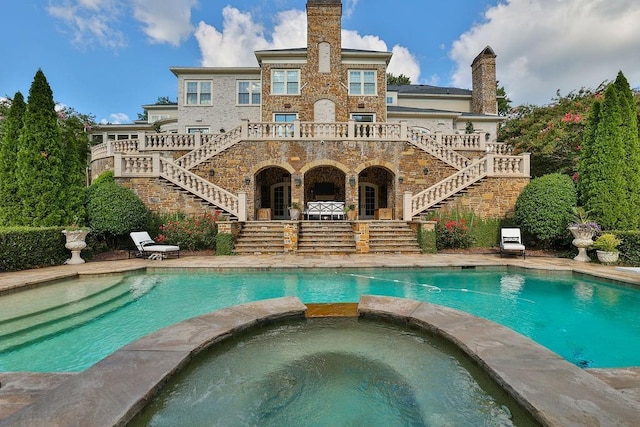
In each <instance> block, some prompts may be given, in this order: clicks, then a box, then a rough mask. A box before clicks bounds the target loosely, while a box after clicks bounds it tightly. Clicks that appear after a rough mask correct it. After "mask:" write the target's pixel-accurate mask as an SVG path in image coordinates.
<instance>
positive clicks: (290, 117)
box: [273, 113, 298, 137]
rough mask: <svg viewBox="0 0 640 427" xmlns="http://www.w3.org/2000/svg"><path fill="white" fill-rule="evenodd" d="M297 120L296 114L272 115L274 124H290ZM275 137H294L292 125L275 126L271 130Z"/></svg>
mask: <svg viewBox="0 0 640 427" xmlns="http://www.w3.org/2000/svg"><path fill="white" fill-rule="evenodd" d="M297 119H298V114H296V113H276V114H274V115H273V121H274V122H276V123H292V122H294V121H295V120H297ZM273 130H274V132H275V135H276V136H279V137H291V136H293V135H294V130H295V129H294V126H293V124H282V125H276V126H274V128H273Z"/></svg>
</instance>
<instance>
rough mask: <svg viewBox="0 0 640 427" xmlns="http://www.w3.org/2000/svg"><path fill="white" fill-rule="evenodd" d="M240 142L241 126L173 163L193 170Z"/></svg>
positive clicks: (217, 136) (216, 137) (214, 138)
mask: <svg viewBox="0 0 640 427" xmlns="http://www.w3.org/2000/svg"><path fill="white" fill-rule="evenodd" d="M240 141H242V126H238V127H237V128H235V129H232V130H230V131H228V132H225V133H222V134H219V135H216V136H215V137H213V138H212V139H211V140H210V141H209V142H207V143H206V144H203V145H201V146H200V147H197V148H195V149H193V150H191V151H190V152H188V153H187V154H185V155H184V156H182V157H180V158H178V159H176V161H175V163H176V164H177V165H179V166H181V167H183V168H185V169H193V168H194V167H196V166H197V165H199V164H200V163H202V162H205V161H207V160H209V159H210V158H211V157H213V156H215V155H216V154H218V153H221V152H222V151H224V150H226V149H228V148H229V147H232V146H233V145H235V144H237V143H238V142H240Z"/></svg>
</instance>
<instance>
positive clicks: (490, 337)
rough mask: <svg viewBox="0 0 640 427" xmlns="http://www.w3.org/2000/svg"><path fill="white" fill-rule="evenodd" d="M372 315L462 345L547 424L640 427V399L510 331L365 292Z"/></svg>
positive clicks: (364, 309) (364, 308) (363, 306)
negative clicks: (415, 327) (422, 330)
mask: <svg viewBox="0 0 640 427" xmlns="http://www.w3.org/2000/svg"><path fill="white" fill-rule="evenodd" d="M358 309H359V312H360V314H361V315H364V316H367V317H382V318H390V319H394V320H396V321H397V320H400V321H404V322H406V323H408V324H412V325H416V326H419V327H421V328H424V329H426V330H428V331H430V332H432V333H435V334H437V335H440V336H443V337H445V338H446V339H448V340H449V341H451V342H453V343H454V344H456V345H457V346H458V347H460V348H461V349H462V350H463V351H464V352H465V353H466V354H467V355H469V356H470V357H471V358H472V359H473V360H475V361H476V362H477V363H478V364H479V365H480V366H482V367H483V368H484V369H485V371H487V373H488V374H489V375H490V376H491V377H492V378H493V379H494V380H495V381H496V382H497V383H498V384H500V385H501V386H502V387H503V388H504V389H505V390H506V391H507V392H508V393H509V394H511V396H512V397H513V398H514V399H516V401H518V402H519V403H520V404H521V405H522V406H523V407H524V408H525V409H527V410H528V411H529V412H530V413H531V414H532V415H533V416H534V417H535V418H536V419H537V420H538V421H540V422H541V423H542V424H543V425H549V426H614V425H615V426H637V425H638V420H640V403H638V402H636V401H634V400H632V399H631V398H630V397H628V396H625V395H624V394H623V393H621V392H619V391H617V390H615V389H614V388H612V387H611V386H609V385H608V384H606V383H605V382H603V381H601V380H600V379H598V378H596V377H595V376H594V375H592V374H590V373H588V372H586V371H584V370H582V369H580V368H578V367H577V366H575V365H573V364H571V363H569V362H567V361H566V360H564V359H563V358H561V357H560V356H558V355H557V354H555V353H553V352H551V351H550V350H548V349H547V348H545V347H543V346H541V345H539V344H537V343H535V342H534V341H532V340H530V339H529V338H526V337H525V336H523V335H520V334H518V333H516V332H514V331H512V330H511V329H508V328H506V327H503V326H501V325H499V324H497V323H494V322H491V321H489V320H486V319H482V318H479V317H475V316H472V315H469V314H467V313H464V312H461V311H458V310H455V309H451V308H448V307H443V306H438V305H434V304H429V303H423V302H420V301H414V300H408V299H402V298H393V297H373V296H363V297H362V298H361V300H360V304H359V307H358Z"/></svg>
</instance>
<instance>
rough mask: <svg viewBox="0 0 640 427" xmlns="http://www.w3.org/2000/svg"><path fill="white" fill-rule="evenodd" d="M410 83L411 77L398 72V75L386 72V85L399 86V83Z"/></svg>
mask: <svg viewBox="0 0 640 427" xmlns="http://www.w3.org/2000/svg"><path fill="white" fill-rule="evenodd" d="M410 84H411V79H410V78H409V77H407V76H405V75H404V74H400V75H399V76H394V75H393V74H391V73H387V85H388V86H391V85H395V86H401V85H410Z"/></svg>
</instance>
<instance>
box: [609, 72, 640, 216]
mask: <svg viewBox="0 0 640 427" xmlns="http://www.w3.org/2000/svg"><path fill="white" fill-rule="evenodd" d="M613 86H614V87H615V89H616V92H617V94H618V100H619V102H620V110H621V112H620V114H621V118H622V125H621V128H620V131H621V138H622V142H623V145H624V150H625V162H624V163H623V164H622V165H621V166H622V168H623V169H624V172H623V176H624V177H625V178H626V181H627V197H628V201H629V206H628V212H627V217H628V221H629V226H630V227H632V228H638V226H640V139H639V135H638V108H637V105H636V102H635V99H634V96H633V92H632V91H631V87H630V86H629V82H628V81H627V79H626V78H625V76H624V74H622V71H620V72H619V73H618V76H617V77H616V80H615V81H614V83H613Z"/></svg>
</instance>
